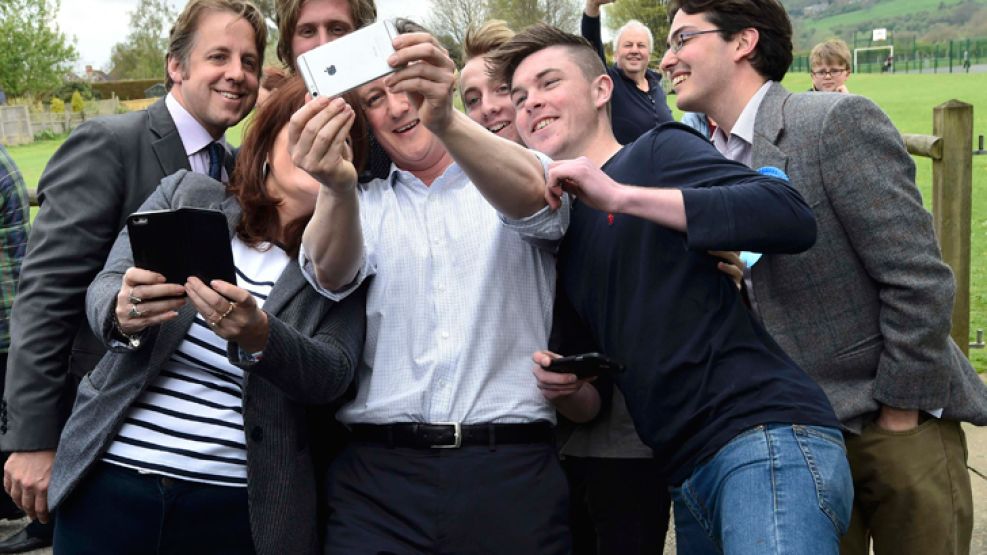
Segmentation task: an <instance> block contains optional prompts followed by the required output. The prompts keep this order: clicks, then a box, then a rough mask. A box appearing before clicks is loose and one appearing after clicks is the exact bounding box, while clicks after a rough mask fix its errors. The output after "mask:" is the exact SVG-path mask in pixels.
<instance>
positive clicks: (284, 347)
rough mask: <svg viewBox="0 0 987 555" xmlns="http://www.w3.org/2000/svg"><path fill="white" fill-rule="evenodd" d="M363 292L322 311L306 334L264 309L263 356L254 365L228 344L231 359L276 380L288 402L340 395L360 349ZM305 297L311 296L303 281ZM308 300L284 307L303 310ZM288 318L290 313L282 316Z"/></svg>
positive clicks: (309, 401) (312, 401)
mask: <svg viewBox="0 0 987 555" xmlns="http://www.w3.org/2000/svg"><path fill="white" fill-rule="evenodd" d="M366 291H367V286H366V285H363V286H361V287H360V288H359V289H357V290H356V291H355V292H354V293H353V294H351V295H349V296H347V297H346V298H345V299H343V300H342V301H340V302H338V303H335V304H334V306H333V307H332V308H331V309H330V310H329V311H328V312H327V313H326V314H325V315H324V317H323V319H322V321H321V322H320V323H319V325H318V327H317V331H316V333H315V334H314V335H313V336H311V337H308V336H306V335H304V334H302V333H300V332H299V331H298V330H296V329H295V328H294V327H292V326H290V325H288V324H286V323H285V322H284V321H283V320H281V319H280V318H279V317H277V316H274V315H272V314H270V313H268V319H267V321H268V324H269V326H270V331H269V336H268V339H267V345H266V346H265V347H264V354H263V358H261V360H260V361H258V362H256V363H245V362H241V361H240V360H239V349H237V348H235V347H236V346H235V344H233V343H230V350H229V356H230V362H232V363H233V364H236V365H238V366H240V367H241V368H243V369H244V370H246V371H248V372H250V373H251V374H253V375H254V376H260V377H262V378H264V379H266V380H267V381H269V382H271V383H272V384H274V386H275V387H277V388H278V389H280V390H281V391H282V392H284V394H285V395H286V396H287V397H288V398H289V399H291V400H293V401H295V402H298V403H303V404H322V403H327V402H329V401H332V400H334V399H336V398H337V397H339V396H340V395H342V394H343V393H344V392H345V391H346V388H347V387H348V386H349V384H350V382H351V381H352V380H353V374H354V372H355V369H356V365H357V362H358V361H359V357H360V354H361V352H362V350H363V340H364V333H365V330H366ZM303 294H304V295H315V294H317V293H315V291H314V290H313V289H310V288H309V287H308V286H307V285H306V287H305V290H304V292H303ZM308 306H311V304H310V303H305V302H302V303H293V306H291V307H290V308H289V309H288V310H306V308H307V307H308ZM281 316H282V317H284V318H285V319H291V318H292V315H291V314H290V313H289V312H283V313H282V314H281Z"/></svg>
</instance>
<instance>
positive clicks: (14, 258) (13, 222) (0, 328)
mask: <svg viewBox="0 0 987 555" xmlns="http://www.w3.org/2000/svg"><path fill="white" fill-rule="evenodd" d="M30 210H31V206H30V203H29V201H28V196H27V187H26V186H25V185H24V178H23V176H21V172H20V170H18V169H17V166H16V165H15V164H14V161H13V159H11V157H10V154H9V153H8V152H7V150H6V149H5V148H4V147H3V146H2V145H0V352H7V349H8V348H9V347H10V307H11V306H12V305H13V304H14V294H15V293H16V292H17V281H18V280H19V279H20V274H21V261H22V260H23V259H24V252H25V251H26V250H27V234H28V231H30V227H31V217H30Z"/></svg>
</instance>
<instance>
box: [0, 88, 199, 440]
mask: <svg viewBox="0 0 987 555" xmlns="http://www.w3.org/2000/svg"><path fill="white" fill-rule="evenodd" d="M183 168H185V169H187V168H188V157H187V156H186V155H185V148H184V146H183V145H182V141H181V139H180V138H179V136H178V131H177V129H176V128H175V123H174V121H172V119H171V115H170V114H169V113H168V109H167V107H165V103H164V99H161V100H160V101H158V102H156V103H154V104H153V105H152V106H151V107H150V108H148V109H147V110H145V111H140V112H132V113H129V114H122V115H116V116H109V117H105V118H97V119H94V120H90V121H88V122H86V123H84V124H82V125H81V126H79V128H78V129H76V130H75V131H73V132H72V134H71V135H70V136H69V138H68V140H66V141H65V143H64V144H63V145H62V146H61V147H60V148H59V149H58V151H57V152H56V153H55V155H54V156H53V157H52V159H51V161H49V163H48V165H47V166H46V167H45V171H44V173H43V174H42V175H41V180H40V182H39V184H38V200H39V202H40V203H41V209H40V211H39V212H38V215H37V218H36V219H35V220H34V229H33V230H32V232H31V236H30V238H29V241H28V250H27V255H26V257H25V259H24V266H23V268H22V270H21V280H20V288H19V290H18V293H17V297H16V299H15V300H14V306H13V311H12V314H11V323H10V326H11V341H10V343H11V344H10V353H9V355H8V362H7V370H8V371H7V378H6V391H5V393H4V406H3V410H0V433H2V434H3V436H2V438H0V446H2V448H3V450H4V451H36V450H40V449H54V448H55V445H56V442H57V441H58V434H59V431H60V429H61V425H62V423H64V417H65V412H66V409H67V408H68V406H67V404H66V403H63V402H60V401H63V395H64V394H65V392H66V391H67V390H68V391H70V389H69V388H66V387H65V385H66V383H67V380H69V379H71V378H69V367H71V369H72V372H73V373H74V374H75V375H76V376H81V375H83V374H85V373H86V372H88V371H89V370H90V369H92V367H93V366H94V365H95V364H96V361H98V360H99V358H100V356H102V354H103V347H102V344H101V343H100V342H99V341H98V340H97V339H96V338H95V337H93V335H92V333H91V332H90V331H89V328H88V326H86V325H84V314H85V295H86V287H88V286H89V283H90V282H92V280H93V278H94V277H95V276H96V274H97V273H98V272H99V270H100V269H101V268H102V267H103V263H104V262H105V261H106V256H107V253H109V252H110V246H111V245H112V244H113V240H114V239H115V238H116V236H117V233H118V232H119V231H120V228H122V227H123V224H124V221H125V219H126V217H127V215H128V214H130V213H132V212H134V211H136V210H137V207H139V206H140V205H141V203H143V202H144V200H145V199H146V198H147V197H148V195H150V194H151V192H152V191H154V189H155V187H157V186H158V183H160V182H161V179H162V178H163V177H165V176H166V175H170V174H172V173H175V172H176V171H178V170H180V169H183Z"/></svg>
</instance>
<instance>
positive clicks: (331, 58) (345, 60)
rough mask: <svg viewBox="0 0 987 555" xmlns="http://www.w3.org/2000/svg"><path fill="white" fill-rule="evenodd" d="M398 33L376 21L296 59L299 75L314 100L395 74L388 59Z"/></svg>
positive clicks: (392, 26) (335, 94)
mask: <svg viewBox="0 0 987 555" xmlns="http://www.w3.org/2000/svg"><path fill="white" fill-rule="evenodd" d="M396 36H397V30H396V29H395V28H394V24H393V23H392V22H390V21H379V22H377V23H374V24H373V25H368V26H366V27H364V28H362V29H360V30H358V31H355V32H353V33H350V34H348V35H346V36H344V37H340V38H338V39H336V40H334V41H332V42H329V43H326V44H323V45H322V46H320V47H318V48H315V49H312V50H310V51H308V52H306V53H304V54H302V55H301V56H299V57H298V60H297V61H298V64H297V65H298V72H299V73H301V75H302V78H303V79H304V80H305V86H306V87H307V88H308V90H309V92H310V93H312V96H313V97H316V96H329V97H333V96H339V95H341V94H343V93H345V92H347V91H350V90H352V89H355V88H357V87H359V86H360V85H363V84H366V83H369V82H371V81H373V80H375V79H378V78H380V77H383V76H385V75H387V74H389V73H392V72H393V71H394V68H393V67H391V66H390V65H388V63H387V58H388V56H390V55H391V54H393V53H394V46H393V45H392V44H391V41H393V40H394V37H396Z"/></svg>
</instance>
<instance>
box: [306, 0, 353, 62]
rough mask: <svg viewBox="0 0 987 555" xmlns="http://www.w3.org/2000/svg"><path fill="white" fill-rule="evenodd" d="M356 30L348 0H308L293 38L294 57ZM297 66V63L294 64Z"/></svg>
mask: <svg viewBox="0 0 987 555" xmlns="http://www.w3.org/2000/svg"><path fill="white" fill-rule="evenodd" d="M354 29H356V25H355V24H354V23H353V15H352V13H351V11H350V5H349V2H347V0H306V1H305V3H304V4H302V9H301V11H299V13H298V23H297V24H295V33H294V35H292V37H291V53H292V55H293V56H294V57H295V58H297V57H298V56H300V55H302V54H304V53H306V52H308V51H309V50H312V49H313V48H315V47H317V46H322V45H323V44H326V43H327V42H332V41H334V40H336V39H338V38H340V37H342V36H343V35H346V34H349V33H352V32H353V30H354ZM292 63H294V61H292Z"/></svg>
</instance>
